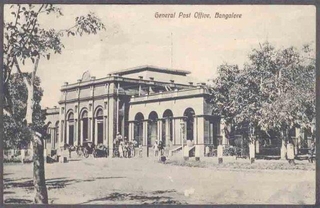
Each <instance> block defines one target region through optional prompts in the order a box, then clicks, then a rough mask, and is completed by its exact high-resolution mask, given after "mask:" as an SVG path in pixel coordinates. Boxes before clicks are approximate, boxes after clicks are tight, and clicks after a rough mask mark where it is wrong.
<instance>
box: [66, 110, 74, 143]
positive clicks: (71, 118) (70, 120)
mask: <svg viewBox="0 0 320 208" xmlns="http://www.w3.org/2000/svg"><path fill="white" fill-rule="evenodd" d="M67 128H68V135H67V136H68V144H69V145H74V114H73V112H70V113H69V114H68V126H67Z"/></svg>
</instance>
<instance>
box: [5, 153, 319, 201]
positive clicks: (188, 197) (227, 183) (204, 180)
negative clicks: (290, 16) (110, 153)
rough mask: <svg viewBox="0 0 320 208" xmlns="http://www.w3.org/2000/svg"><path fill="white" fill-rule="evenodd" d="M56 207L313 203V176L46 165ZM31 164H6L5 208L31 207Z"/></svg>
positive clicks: (124, 164) (114, 162)
mask: <svg viewBox="0 0 320 208" xmlns="http://www.w3.org/2000/svg"><path fill="white" fill-rule="evenodd" d="M46 179H47V188H48V194H49V202H50V203H53V204H252V203H253V204H269V203H270V204H313V203H314V201H315V171H310V170H308V171H307V170H227V169H226V170H216V169H213V168H191V167H181V166H173V165H164V164H160V163H157V162H155V161H154V159H139V158H134V159H126V158H124V159H118V158H115V159H108V158H107V159H106V158H88V159H81V160H74V161H70V162H68V163H65V164H61V163H55V164H46ZM33 194H34V193H33V187H32V164H23V165H22V164H5V165H4V201H5V203H32V198H33Z"/></svg>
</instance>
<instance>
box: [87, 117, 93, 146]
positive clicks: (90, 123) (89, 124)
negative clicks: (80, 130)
mask: <svg viewBox="0 0 320 208" xmlns="http://www.w3.org/2000/svg"><path fill="white" fill-rule="evenodd" d="M92 137H93V119H92V117H91V118H89V122H88V141H91V142H93V138H92Z"/></svg>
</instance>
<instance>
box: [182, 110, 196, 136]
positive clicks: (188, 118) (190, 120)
mask: <svg viewBox="0 0 320 208" xmlns="http://www.w3.org/2000/svg"><path fill="white" fill-rule="evenodd" d="M194 115H195V112H194V110H193V109H192V108H187V109H186V110H185V111H184V113H183V116H185V122H186V130H187V132H186V139H187V140H191V141H192V140H193V131H194V129H193V126H194V125H193V124H194Z"/></svg>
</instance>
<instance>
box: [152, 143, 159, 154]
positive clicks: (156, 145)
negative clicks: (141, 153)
mask: <svg viewBox="0 0 320 208" xmlns="http://www.w3.org/2000/svg"><path fill="white" fill-rule="evenodd" d="M153 150H154V156H155V157H157V156H158V154H159V145H158V141H155V143H154V145H153Z"/></svg>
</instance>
